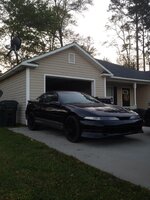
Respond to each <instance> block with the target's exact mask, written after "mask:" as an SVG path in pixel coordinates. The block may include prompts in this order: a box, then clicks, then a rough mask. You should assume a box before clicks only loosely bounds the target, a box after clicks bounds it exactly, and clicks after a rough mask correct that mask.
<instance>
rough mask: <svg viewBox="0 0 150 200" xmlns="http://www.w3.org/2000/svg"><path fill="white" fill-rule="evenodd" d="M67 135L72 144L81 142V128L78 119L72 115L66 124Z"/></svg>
mask: <svg viewBox="0 0 150 200" xmlns="http://www.w3.org/2000/svg"><path fill="white" fill-rule="evenodd" d="M65 135H66V138H67V139H68V140H69V141H70V142H79V141H80V139H81V128H80V123H79V120H78V119H77V117H75V116H73V115H70V116H68V117H67V119H66V122H65Z"/></svg>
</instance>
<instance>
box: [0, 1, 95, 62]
mask: <svg viewBox="0 0 150 200" xmlns="http://www.w3.org/2000/svg"><path fill="white" fill-rule="evenodd" d="M91 4H92V0H76V1H73V0H19V1H18V0H0V8H1V10H0V22H1V26H0V38H1V39H3V40H4V41H3V42H2V44H4V43H5V41H6V40H10V39H9V38H10V35H11V34H12V33H16V32H18V33H19V35H20V37H21V39H22V48H21V52H20V55H21V57H22V58H24V59H26V58H29V57H31V56H34V55H37V54H39V53H44V52H46V51H50V50H54V49H55V48H58V47H60V46H63V41H64V39H65V35H66V34H65V32H66V28H67V26H68V25H70V24H75V20H74V19H73V13H74V12H82V11H83V10H85V9H87V6H88V5H91ZM5 55H6V49H5V46H4V45H3V46H2V45H1V48H0V59H1V62H3V63H5V64H6V65H9V64H11V65H14V63H15V57H13V56H12V55H11V57H10V59H9V58H8V57H5Z"/></svg>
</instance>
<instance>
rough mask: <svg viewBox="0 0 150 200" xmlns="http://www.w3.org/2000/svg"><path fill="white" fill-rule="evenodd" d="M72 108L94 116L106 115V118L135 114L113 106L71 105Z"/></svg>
mask: <svg viewBox="0 0 150 200" xmlns="http://www.w3.org/2000/svg"><path fill="white" fill-rule="evenodd" d="M68 106H69V107H70V108H72V109H74V110H79V111H82V112H84V113H85V114H90V113H91V114H94V115H104V116H107V115H109V116H117V115H120V114H121V115H122V114H123V113H124V115H125V116H128V115H132V114H133V112H131V111H128V110H127V109H124V108H122V107H120V106H115V105H111V104H103V105H102V104H101V103H100V104H99V103H94V104H70V105H68Z"/></svg>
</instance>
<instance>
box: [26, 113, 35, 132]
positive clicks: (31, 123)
mask: <svg viewBox="0 0 150 200" xmlns="http://www.w3.org/2000/svg"><path fill="white" fill-rule="evenodd" d="M27 126H28V128H29V129H30V130H36V129H37V124H36V122H35V117H34V114H33V113H30V114H29V115H28V117H27Z"/></svg>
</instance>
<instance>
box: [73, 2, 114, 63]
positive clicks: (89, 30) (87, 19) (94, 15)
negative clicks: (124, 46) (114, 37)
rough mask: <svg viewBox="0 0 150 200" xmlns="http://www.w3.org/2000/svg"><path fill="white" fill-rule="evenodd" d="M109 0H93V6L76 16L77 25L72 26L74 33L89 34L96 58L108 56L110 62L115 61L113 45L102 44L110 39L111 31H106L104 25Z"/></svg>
mask: <svg viewBox="0 0 150 200" xmlns="http://www.w3.org/2000/svg"><path fill="white" fill-rule="evenodd" d="M109 3H110V0H103V1H101V0H93V6H89V9H88V10H87V11H84V12H83V13H82V14H78V15H77V16H76V19H77V26H76V27H73V30H74V31H75V32H76V33H79V34H80V35H82V36H84V37H88V36H90V37H91V38H92V39H93V41H94V47H95V48H96V49H97V55H96V58H99V59H103V58H108V59H109V61H111V62H116V59H117V54H116V49H115V47H106V46H102V44H103V43H104V42H105V41H107V40H111V33H110V32H108V31H106V28H105V25H106V23H107V22H108V17H109V15H110V14H109V13H108V12H107V10H108V6H109Z"/></svg>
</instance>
